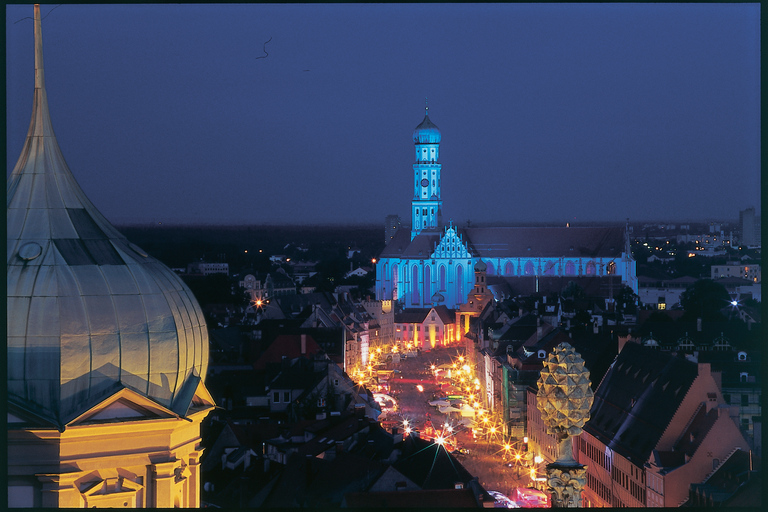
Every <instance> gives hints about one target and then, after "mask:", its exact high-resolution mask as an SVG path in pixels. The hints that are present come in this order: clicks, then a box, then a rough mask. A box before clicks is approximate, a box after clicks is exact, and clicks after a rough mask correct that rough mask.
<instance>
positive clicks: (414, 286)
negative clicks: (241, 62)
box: [411, 265, 419, 304]
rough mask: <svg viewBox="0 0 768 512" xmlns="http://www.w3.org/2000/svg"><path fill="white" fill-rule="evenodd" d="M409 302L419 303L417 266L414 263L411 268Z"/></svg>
mask: <svg viewBox="0 0 768 512" xmlns="http://www.w3.org/2000/svg"><path fill="white" fill-rule="evenodd" d="M411 303H412V304H418V303H419V267H417V266H416V265H414V266H413V268H412V269H411Z"/></svg>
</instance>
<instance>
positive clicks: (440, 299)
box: [431, 292, 445, 304]
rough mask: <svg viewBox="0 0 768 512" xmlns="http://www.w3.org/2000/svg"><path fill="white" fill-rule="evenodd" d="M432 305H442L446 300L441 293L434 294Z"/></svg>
mask: <svg viewBox="0 0 768 512" xmlns="http://www.w3.org/2000/svg"><path fill="white" fill-rule="evenodd" d="M431 300H432V303H433V304H440V303H441V302H443V301H444V300H445V297H443V294H442V293H440V292H435V293H433V294H432V299H431Z"/></svg>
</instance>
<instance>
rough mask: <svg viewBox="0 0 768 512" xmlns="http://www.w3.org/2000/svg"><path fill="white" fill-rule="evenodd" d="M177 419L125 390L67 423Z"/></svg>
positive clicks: (162, 408)
mask: <svg viewBox="0 0 768 512" xmlns="http://www.w3.org/2000/svg"><path fill="white" fill-rule="evenodd" d="M176 417H177V415H176V414H174V413H173V412H172V411H171V410H169V409H167V408H165V407H163V406H162V405H160V404H158V403H156V402H154V401H152V400H150V399H149V398H147V397H145V396H143V395H141V394H139V393H137V392H135V391H132V390H130V389H127V388H123V389H120V390H118V391H117V392H116V393H114V394H112V395H111V396H109V397H108V398H106V399H104V400H102V401H101V402H99V403H98V404H96V405H95V406H93V407H91V408H90V409H89V410H87V411H86V412H84V413H83V414H81V415H80V416H78V417H77V418H75V419H73V420H72V421H70V422H69V423H67V426H69V427H71V426H75V425H83V424H89V423H111V422H119V421H141V420H152V419H163V418H176Z"/></svg>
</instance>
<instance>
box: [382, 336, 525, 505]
mask: <svg viewBox="0 0 768 512" xmlns="http://www.w3.org/2000/svg"><path fill="white" fill-rule="evenodd" d="M463 355H464V354H463V348H458V347H455V346H454V347H438V348H436V349H433V350H431V351H429V352H426V351H422V352H421V353H420V354H419V355H418V356H410V357H407V358H405V359H402V358H401V360H400V362H399V363H393V364H391V368H392V369H396V370H400V372H402V373H400V374H395V375H394V378H392V379H390V381H389V387H390V391H389V394H390V395H391V396H393V397H395V399H396V400H397V401H398V408H397V411H396V412H394V413H391V414H388V415H387V416H386V420H385V424H386V425H387V426H388V427H391V426H398V427H399V428H400V429H401V431H402V429H403V428H404V427H405V425H406V424H405V423H404V422H405V421H407V422H408V423H407V426H408V427H409V428H410V429H414V430H415V431H417V432H418V433H419V435H420V436H421V437H422V438H432V437H434V436H435V435H443V436H444V437H445V438H446V442H447V445H446V446H447V447H448V449H449V450H455V449H456V448H459V449H464V450H468V453H466V454H462V453H458V454H454V455H455V457H456V458H457V460H458V461H459V462H460V463H461V464H462V465H463V466H464V467H465V468H466V469H467V471H469V472H470V473H471V474H472V475H474V476H477V477H478V480H479V481H480V484H481V485H482V486H483V488H484V489H486V490H489V491H490V490H494V491H500V492H501V493H503V494H505V495H507V496H510V495H512V494H513V490H514V489H515V488H516V487H518V486H522V487H526V486H528V485H529V484H530V478H529V470H528V468H524V467H522V465H521V464H520V463H517V466H515V465H514V463H513V466H512V467H509V466H508V465H506V464H505V463H504V460H503V457H504V456H505V455H506V456H507V459H508V460H509V459H510V458H511V457H509V453H510V452H509V451H507V452H506V453H505V450H504V447H503V446H502V444H501V443H500V439H499V438H495V439H493V440H489V439H487V438H484V437H483V436H482V435H478V436H477V437H476V438H475V436H473V433H472V429H471V427H469V426H467V425H464V424H462V423H461V422H460V419H461V418H460V417H459V416H458V415H457V413H455V412H453V413H450V414H452V415H453V417H449V415H448V414H441V413H440V411H439V410H438V408H437V407H435V406H431V405H429V401H434V400H436V399H438V398H445V397H448V396H449V395H453V396H458V395H460V394H462V393H461V391H460V390H458V389H456V388H454V387H452V386H450V383H449V379H447V378H445V377H437V378H436V377H435V376H434V375H433V373H432V370H431V369H430V367H431V366H432V365H435V367H439V366H440V365H442V364H446V363H447V364H451V363H453V362H455V361H457V360H458V358H459V356H463ZM418 386H421V388H422V389H423V391H422V390H419V387H418ZM470 419H471V418H467V419H466V420H465V423H467V424H469V423H470Z"/></svg>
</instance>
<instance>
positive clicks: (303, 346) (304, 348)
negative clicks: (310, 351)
mask: <svg viewBox="0 0 768 512" xmlns="http://www.w3.org/2000/svg"><path fill="white" fill-rule="evenodd" d="M306 353H307V335H306V334H302V335H301V355H306Z"/></svg>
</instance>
